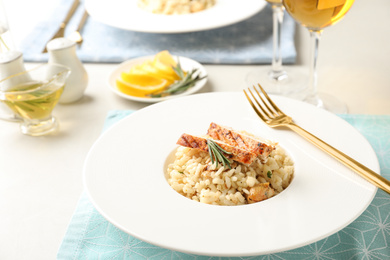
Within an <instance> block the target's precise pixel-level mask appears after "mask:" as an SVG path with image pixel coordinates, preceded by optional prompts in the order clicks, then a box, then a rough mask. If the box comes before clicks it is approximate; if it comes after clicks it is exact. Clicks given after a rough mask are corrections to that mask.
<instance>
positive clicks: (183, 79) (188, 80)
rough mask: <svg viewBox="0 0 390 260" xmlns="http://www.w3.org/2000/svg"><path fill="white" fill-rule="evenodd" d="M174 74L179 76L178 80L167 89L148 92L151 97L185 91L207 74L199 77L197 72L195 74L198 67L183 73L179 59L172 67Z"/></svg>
mask: <svg viewBox="0 0 390 260" xmlns="http://www.w3.org/2000/svg"><path fill="white" fill-rule="evenodd" d="M172 68H173V70H174V71H175V72H176V74H177V75H178V76H179V77H180V79H179V80H176V81H175V82H174V83H172V84H171V85H170V86H168V88H167V89H165V90H164V91H162V92H159V93H154V94H150V96H151V97H165V96H168V95H175V94H179V93H182V92H184V91H186V90H187V89H189V88H192V87H193V86H194V85H195V84H196V82H198V81H199V80H202V79H204V78H206V77H207V76H203V77H201V76H200V75H199V74H197V75H196V73H197V72H198V70H199V69H193V70H191V71H190V72H188V73H187V75H186V74H185V72H184V71H183V69H182V67H181V65H180V61H179V62H178V63H177V65H176V67H172Z"/></svg>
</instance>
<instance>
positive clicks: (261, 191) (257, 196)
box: [246, 182, 275, 203]
mask: <svg viewBox="0 0 390 260" xmlns="http://www.w3.org/2000/svg"><path fill="white" fill-rule="evenodd" d="M274 195H275V190H274V189H272V188H271V187H270V186H269V182H266V183H260V184H257V185H255V186H253V187H252V188H250V190H249V194H247V195H246V199H247V201H248V203H255V202H259V201H262V200H266V199H269V198H271V197H273V196H274Z"/></svg>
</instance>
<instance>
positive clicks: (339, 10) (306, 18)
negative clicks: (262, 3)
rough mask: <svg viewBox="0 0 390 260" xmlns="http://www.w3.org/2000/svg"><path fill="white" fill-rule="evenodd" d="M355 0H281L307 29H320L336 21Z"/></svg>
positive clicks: (288, 10)
mask: <svg viewBox="0 0 390 260" xmlns="http://www.w3.org/2000/svg"><path fill="white" fill-rule="evenodd" d="M354 1H355V0H283V4H284V7H285V8H286V10H287V12H288V13H289V14H290V15H291V16H292V17H293V18H294V19H295V20H296V21H297V22H300V23H301V24H302V25H303V26H305V27H307V28H308V29H309V30H313V31H320V30H322V29H323V28H325V27H327V26H331V25H333V24H335V23H336V22H338V21H339V20H340V19H341V18H343V17H344V15H345V14H346V13H347V12H348V11H349V9H350V8H351V6H352V4H353V2H354Z"/></svg>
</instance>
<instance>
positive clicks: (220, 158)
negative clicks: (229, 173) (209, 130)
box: [207, 139, 232, 169]
mask: <svg viewBox="0 0 390 260" xmlns="http://www.w3.org/2000/svg"><path fill="white" fill-rule="evenodd" d="M207 147H208V150H209V154H210V158H211V163H212V164H214V161H215V162H216V164H217V167H218V162H219V163H221V164H222V165H223V166H224V167H226V166H227V167H229V169H231V168H232V167H231V165H230V161H229V159H228V158H226V156H225V155H224V154H231V152H228V151H225V150H224V149H222V147H220V146H219V145H218V144H217V143H216V142H214V141H213V140H211V139H207Z"/></svg>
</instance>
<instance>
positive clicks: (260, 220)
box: [83, 92, 379, 256]
mask: <svg viewBox="0 0 390 260" xmlns="http://www.w3.org/2000/svg"><path fill="white" fill-rule="evenodd" d="M272 98H273V99H274V101H275V102H276V103H277V105H278V106H279V107H280V108H281V109H282V110H283V111H284V112H286V113H288V114H289V115H291V116H292V117H293V118H294V120H295V122H296V123H297V124H299V125H301V126H302V127H304V128H305V129H307V130H308V131H310V132H312V133H313V134H315V135H317V136H318V137H320V138H321V139H323V140H324V141H326V142H328V143H330V144H331V145H333V146H334V147H336V148H337V149H340V150H341V151H343V152H344V153H346V154H348V155H350V156H351V157H352V158H354V159H356V160H358V161H360V162H361V163H363V164H365V165H366V166H368V167H369V168H371V169H373V170H374V171H376V172H379V164H378V160H377V158H376V155H375V152H374V151H373V149H372V148H371V146H370V144H369V143H368V141H367V140H366V139H365V138H364V137H363V136H362V135H361V134H360V133H359V132H358V131H357V130H356V129H355V128H353V127H352V126H351V125H349V124H348V123H347V122H346V121H344V120H342V119H341V118H339V117H337V116H335V115H333V114H331V113H329V112H327V111H325V110H320V109H317V108H315V107H313V106H312V105H309V104H306V103H303V102H299V101H296V100H292V99H288V98H284V97H280V96H272ZM308 111H310V112H309V113H310V114H308ZM210 122H216V123H219V124H221V125H226V126H231V127H233V128H234V129H237V130H247V131H248V132H251V133H253V134H255V135H258V136H261V137H264V138H267V139H271V140H273V141H278V142H279V143H280V144H281V145H282V146H283V147H284V148H285V149H286V150H287V152H288V153H289V154H290V155H291V156H292V157H293V160H294V161H295V176H294V179H293V181H292V183H291V184H290V186H289V187H288V188H287V189H286V190H285V191H283V192H282V193H281V194H279V195H277V196H275V197H273V198H271V199H269V200H266V201H263V202H260V203H255V204H251V205H243V206H230V207H228V206H212V205H206V204H202V203H199V202H195V201H192V200H190V199H187V198H185V197H183V196H181V195H180V194H178V193H177V192H176V191H174V190H173V189H172V188H171V187H170V186H169V185H168V183H167V182H166V180H165V178H164V170H165V167H166V158H167V157H168V155H169V154H170V153H171V152H172V151H173V150H174V149H175V148H176V147H177V146H176V141H177V140H178V138H179V137H180V135H181V134H182V133H184V132H187V133H190V134H195V135H197V134H199V135H200V134H204V133H205V132H206V131H207V128H208V126H209V124H210ZM83 175H84V184H85V188H86V191H87V193H88V195H89V197H90V199H91V202H92V203H93V204H94V206H95V207H96V209H97V210H98V211H99V212H100V213H101V214H102V215H103V216H104V217H105V218H106V219H107V220H108V221H110V222H111V223H113V224H114V225H115V226H117V227H118V228H120V229H121V230H123V231H125V232H127V233H129V234H131V235H132V236H134V237H136V238H138V239H141V240H144V241H146V242H149V243H151V244H154V245H158V246H161V247H165V248H169V249H172V250H176V251H182V252H185V253H193V254H201V255H213V256H249V255H261V254H268V253H275V252H280V251H284V250H289V249H293V248H297V247H300V246H304V245H307V244H309V243H313V242H315V241H318V240H320V239H323V238H325V237H327V236H329V235H331V234H333V233H335V232H337V231H339V230H340V229H342V228H343V227H345V226H346V225H348V224H349V223H351V222H352V221H353V220H355V219H356V218H357V217H358V216H359V215H360V214H361V213H362V212H363V211H364V210H365V209H366V208H367V206H368V205H369V204H370V202H371V201H372V199H373V197H374V195H375V193H376V190H377V189H376V187H374V186H373V185H371V184H370V183H368V182H367V181H365V180H363V179H362V178H361V177H359V176H358V175H357V174H355V173H354V172H352V171H351V170H349V169H347V168H346V167H344V166H343V165H342V164H341V163H338V162H337V161H335V160H334V159H333V158H331V157H329V156H328V155H326V154H325V153H323V152H322V151H320V150H319V149H317V148H315V147H314V146H313V145H311V144H310V143H308V142H307V141H305V140H304V139H302V138H301V137H300V136H298V135H297V134H295V133H294V132H291V131H288V130H277V129H271V128H269V127H267V126H266V125H265V124H264V123H262V122H261V121H260V119H258V118H257V116H256V115H255V113H254V111H253V110H252V108H251V107H250V105H249V103H248V102H247V100H246V99H245V96H244V94H243V93H242V92H230V93H208V94H197V95H191V96H186V97H182V98H179V99H172V100H168V101H165V102H161V103H158V104H154V105H151V106H149V107H147V108H144V109H142V110H139V111H137V112H135V113H132V114H131V115H130V116H128V117H126V118H125V119H123V120H121V121H120V122H118V123H117V124H115V125H114V126H112V127H111V128H110V129H108V130H107V131H106V132H105V133H104V134H102V136H101V137H100V138H99V139H98V140H97V141H96V143H95V144H94V145H93V147H92V148H91V150H90V152H89V154H88V156H87V158H86V161H85V167H84V173H83Z"/></svg>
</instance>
